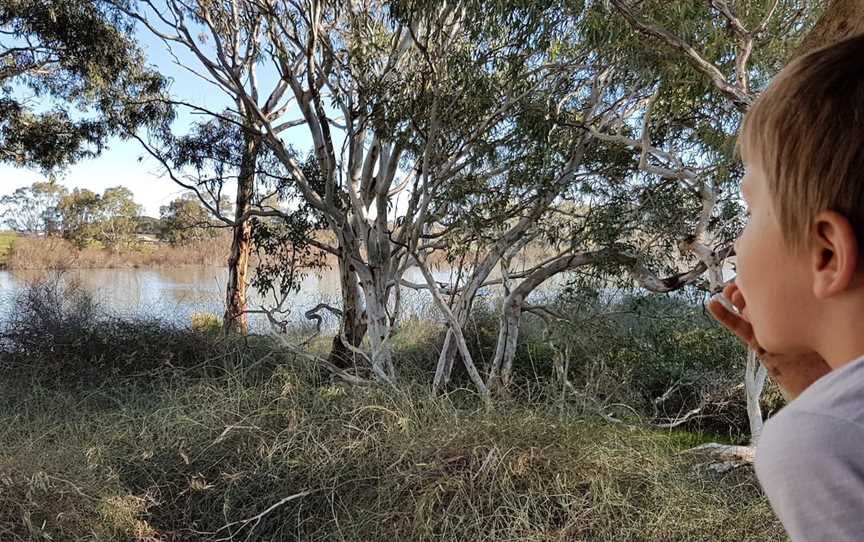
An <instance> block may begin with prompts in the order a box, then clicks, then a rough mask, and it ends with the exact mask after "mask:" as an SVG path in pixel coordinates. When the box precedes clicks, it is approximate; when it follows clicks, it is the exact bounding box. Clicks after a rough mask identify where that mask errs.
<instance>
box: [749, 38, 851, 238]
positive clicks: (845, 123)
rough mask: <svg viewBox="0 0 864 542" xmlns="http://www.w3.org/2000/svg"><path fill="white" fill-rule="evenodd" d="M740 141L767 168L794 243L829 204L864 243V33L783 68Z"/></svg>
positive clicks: (751, 159) (787, 234)
mask: <svg viewBox="0 0 864 542" xmlns="http://www.w3.org/2000/svg"><path fill="white" fill-rule="evenodd" d="M739 146H740V149H741V154H742V157H743V158H744V160H745V162H750V163H756V164H758V165H760V166H761V167H762V169H763V172H764V173H765V177H766V179H767V181H768V186H769V190H770V192H771V195H772V198H773V200H774V203H775V210H776V211H777V214H778V217H779V221H780V227H781V229H782V231H783V235H784V236H785V238H786V240H787V241H788V242H789V245H790V246H791V247H793V248H794V249H797V250H800V249H803V248H804V247H805V245H806V240H807V237H808V232H809V230H810V228H811V227H812V225H813V218H814V217H815V216H816V214H817V213H819V212H821V211H826V210H832V211H837V212H839V213H841V214H843V215H844V216H846V217H847V218H848V219H849V221H850V222H851V224H852V226H853V228H854V229H855V233H856V235H857V237H858V240H859V242H861V241H864V34H862V35H860V36H857V37H854V38H851V39H848V40H844V41H841V42H839V43H837V44H834V45H831V46H828V47H825V48H822V49H818V50H816V51H813V52H811V53H809V54H807V55H804V56H802V57H800V58H798V59H797V60H795V61H794V62H792V63H791V64H789V65H788V66H787V67H786V68H785V69H784V70H783V71H781V72H780V74H778V76H777V77H776V78H775V79H774V81H773V82H772V83H771V85H770V86H769V87H768V89H766V90H765V92H763V93H762V95H761V96H760V97H759V98H758V99H757V100H756V102H755V103H754V104H753V106H752V107H751V108H750V110H749V111H748V113H747V115H746V116H745V118H744V126H743V129H742V131H741V137H740V139H739Z"/></svg>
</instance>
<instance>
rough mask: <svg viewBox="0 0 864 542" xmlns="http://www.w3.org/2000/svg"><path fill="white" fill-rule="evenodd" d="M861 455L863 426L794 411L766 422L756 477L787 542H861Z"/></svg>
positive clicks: (863, 466)
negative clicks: (783, 528) (788, 538)
mask: <svg viewBox="0 0 864 542" xmlns="http://www.w3.org/2000/svg"><path fill="white" fill-rule="evenodd" d="M784 410H785V409H784ZM862 449H864V426H862V425H860V424H859V423H857V422H855V421H852V420H848V419H843V418H838V417H835V416H832V415H830V414H824V413H813V412H807V411H803V410H800V409H792V410H790V411H787V412H783V411H781V412H780V413H779V414H778V415H777V416H775V417H774V418H772V419H770V420H768V422H767V423H766V424H765V427H764V430H763V433H762V436H761V437H760V440H759V444H758V446H757V448H756V474H757V476H758V478H759V482H760V483H761V485H762V488H763V489H764V490H765V494H766V495H767V496H768V500H769V501H770V502H771V506H772V508H773V509H774V511H775V512H776V513H777V516H778V517H779V518H780V520H781V521H782V522H783V526H784V527H785V529H786V531H787V533H788V534H789V536H790V538H791V539H792V540H793V541H804V540H807V541H811V540H832V541H841V542H842V541H850V542H851V541H853V540H856V541H859V540H862V536H864V455H862V453H861V450H862Z"/></svg>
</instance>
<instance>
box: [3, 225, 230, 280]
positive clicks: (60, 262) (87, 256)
mask: <svg viewBox="0 0 864 542" xmlns="http://www.w3.org/2000/svg"><path fill="white" fill-rule="evenodd" d="M230 246H231V239H230V237H229V236H227V235H221V236H219V237H216V238H214V239H212V240H208V241H198V242H194V243H189V244H186V245H178V246H174V245H170V244H166V243H158V244H143V245H140V246H138V247H136V248H134V249H123V250H110V249H106V248H83V249H79V248H77V247H76V246H75V245H73V244H72V243H70V242H69V241H67V240H65V239H62V238H59V237H27V236H20V235H16V234H14V233H2V234H0V269H6V270H10V271H18V270H46V269H130V268H142V267H153V268H158V267H186V266H224V265H226V262H227V261H228V253H229V249H230Z"/></svg>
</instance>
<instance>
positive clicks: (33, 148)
mask: <svg viewBox="0 0 864 542" xmlns="http://www.w3.org/2000/svg"><path fill="white" fill-rule="evenodd" d="M130 28H131V27H130V26H129V25H128V23H127V22H126V21H124V20H123V19H122V18H120V17H119V16H118V15H117V14H116V13H115V12H113V11H111V10H109V9H106V8H103V6H102V3H101V2H98V1H95V0H74V1H73V0H0V29H2V31H3V34H2V37H0V151H2V152H0V160H2V161H4V162H7V163H11V164H14V165H17V166H25V167H36V168H39V169H41V170H43V171H51V170H56V169H62V168H63V167H65V166H67V165H69V164H71V163H74V162H76V161H78V160H81V159H83V158H88V157H93V156H96V155H98V154H99V153H100V152H101V151H102V149H103V148H104V145H105V142H106V141H107V139H108V138H109V137H110V136H111V135H114V134H119V135H121V136H124V135H128V134H129V133H131V132H134V130H136V129H137V128H138V127H140V126H144V125H149V126H158V125H162V124H164V123H167V122H170V120H171V118H172V115H173V113H172V111H171V108H170V107H168V106H166V105H165V102H164V101H162V100H161V98H162V95H163V94H164V93H165V88H166V81H165V79H164V78H162V76H161V75H159V74H158V73H157V72H155V71H153V70H152V69H150V68H148V67H146V63H145V61H144V57H143V54H142V53H141V51H140V49H139V48H138V45H137V44H136V43H135V42H134V41H133V40H132V39H130V38H129V37H128V35H129V33H130ZM25 90H26V91H27V92H31V93H33V94H35V95H36V96H37V97H39V98H40V100H41V102H42V103H41V104H39V105H40V107H39V110H38V112H37V110H35V109H33V108H32V106H33V103H32V102H30V101H26V100H23V99H21V94H22V91H25ZM49 104H50V105H51V106H50V107H48V108H47V109H48V110H47V111H45V109H46V107H45V106H46V105H49Z"/></svg>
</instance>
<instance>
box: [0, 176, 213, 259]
mask: <svg viewBox="0 0 864 542" xmlns="http://www.w3.org/2000/svg"><path fill="white" fill-rule="evenodd" d="M0 217H2V223H3V225H4V226H5V227H6V228H8V229H10V230H12V231H14V232H17V233H19V234H22V235H33V236H60V237H63V238H65V239H68V240H69V241H71V242H72V243H73V244H74V245H75V246H76V247H78V248H85V247H94V246H96V247H105V248H109V249H112V250H120V249H132V248H135V247H136V246H138V245H139V241H140V240H141V239H142V237H140V236H145V237H144V238H145V239H150V238H155V239H158V240H160V241H164V242H166V243H170V244H172V245H185V244H189V243H191V242H195V241H205V240H208V239H213V238H215V237H216V236H217V235H218V233H219V228H218V226H219V224H217V223H215V222H214V220H213V219H212V217H211V215H210V213H208V212H207V210H206V209H205V208H204V206H203V205H201V203H200V202H199V201H198V198H197V197H196V196H195V194H193V193H185V194H182V195H181V196H179V197H177V198H175V199H173V200H172V201H171V202H169V203H168V204H167V205H164V206H162V207H160V209H159V218H154V217H149V216H145V215H144V214H143V207H142V206H141V205H139V204H138V203H136V202H135V200H134V197H133V194H132V191H131V190H130V189H129V188H127V187H124V186H115V187H110V188H106V189H105V190H104V191H103V192H102V193H101V194H98V193H96V192H93V191H91V190H88V189H85V188H73V189H72V190H71V191H70V190H68V189H67V188H66V187H65V186H63V185H61V184H58V183H56V182H52V181H40V182H35V183H33V184H32V185H30V186H25V187H22V188H18V189H17V190H15V191H14V192H13V193H12V194H9V195H7V196H4V197H3V198H0Z"/></svg>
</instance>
